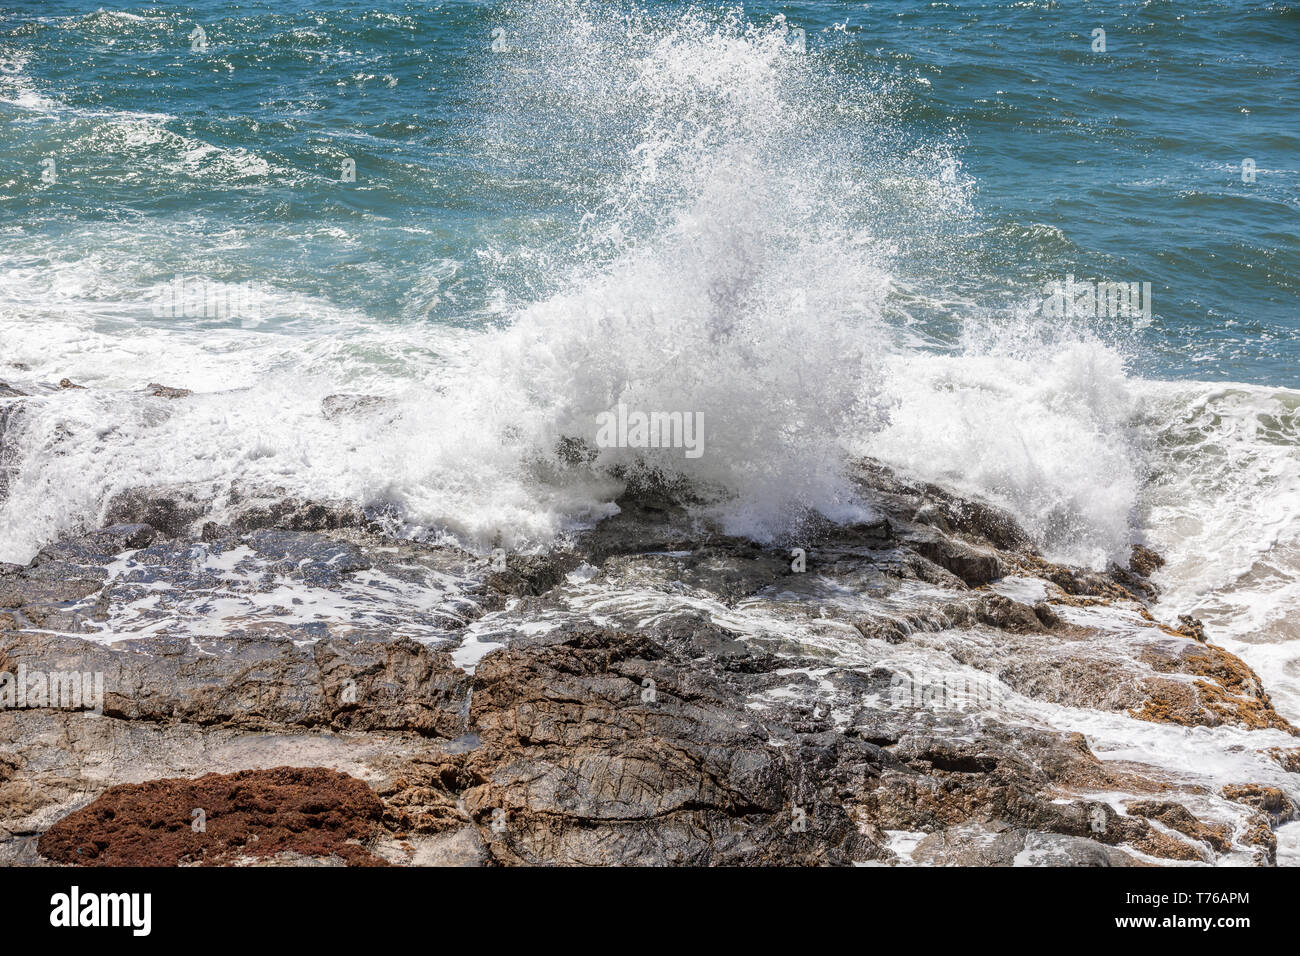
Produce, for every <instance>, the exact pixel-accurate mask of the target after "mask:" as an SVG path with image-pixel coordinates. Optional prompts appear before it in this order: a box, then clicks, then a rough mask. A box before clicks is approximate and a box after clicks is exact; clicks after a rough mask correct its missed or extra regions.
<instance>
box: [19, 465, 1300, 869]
mask: <svg viewBox="0 0 1300 956" xmlns="http://www.w3.org/2000/svg"><path fill="white" fill-rule="evenodd" d="M872 480H873V481H876V482H878V483H881V484H882V485H884V486H885V490H884V491H883V492H882V496H881V497H880V498H879V499H877V500H876V504H877V505H878V510H879V512H880V514H879V516H878V517H877V518H875V519H873V520H871V521H868V522H865V523H863V524H861V525H857V526H852V527H839V526H835V525H833V524H830V523H828V522H818V521H815V520H810V521H809V523H808V524H807V526H806V527H805V529H804V531H803V533H802V536H803V538H804V541H803V543H802V544H799V545H797V547H798V548H799V551H798V552H795V553H796V554H798V555H799V557H798V559H797V560H793V559H792V550H791V548H787V547H777V546H774V545H760V544H758V543H755V542H751V541H745V540H741V539H736V538H733V537H728V536H727V535H725V534H722V533H721V532H720V531H719V530H718V529H716V528H714V527H711V526H710V525H709V524H708V523H707V522H699V521H696V520H693V519H692V518H691V517H690V514H689V512H688V510H687V508H686V507H684V506H683V504H682V503H681V502H679V501H677V500H675V499H674V498H673V496H672V494H671V493H669V491H667V490H665V489H657V490H652V491H646V492H643V493H642V494H641V496H640V497H638V495H636V494H628V495H625V496H624V497H623V498H622V499H620V503H619V509H620V510H619V513H618V514H616V515H614V516H612V517H609V518H607V519H605V520H604V521H602V522H600V523H599V524H598V525H597V526H596V527H595V528H593V529H591V530H590V531H587V532H584V533H581V534H579V535H577V536H576V537H575V539H574V540H573V541H572V542H571V544H570V545H568V546H566V547H565V548H563V549H560V550H555V551H552V552H547V553H541V554H530V555H523V554H505V553H504V552H498V553H496V554H493V555H488V556H482V555H480V556H475V555H471V554H468V553H466V552H463V551H459V550H458V549H455V548H448V547H445V546H430V545H423V544H419V543H418V542H410V541H400V540H397V539H393V538H388V537H385V536H384V535H383V534H382V533H379V532H378V531H377V530H376V524H375V523H374V522H372V521H370V520H369V519H368V518H367V517H366V515H365V513H364V512H363V511H361V510H360V509H357V508H355V506H350V505H347V504H346V503H329V502H311V501H303V500H298V499H294V498H286V497H281V498H276V497H275V496H274V492H273V490H268V489H262V490H258V491H256V492H254V491H251V490H248V489H235V491H234V494H233V495H232V496H231V499H232V501H231V506H230V508H229V509H228V510H227V512H225V513H224V516H223V518H222V519H221V521H220V522H218V521H216V520H213V519H212V518H211V517H207V516H208V515H210V514H211V511H210V506H209V505H208V504H206V503H203V501H204V496H203V495H202V494H200V493H199V492H200V491H201V489H150V490H148V491H145V492H141V493H139V494H138V495H137V496H135V497H131V496H127V497H125V498H123V501H126V502H129V504H120V503H119V505H118V506H117V509H116V511H117V513H119V514H121V515H122V516H124V517H125V516H127V515H130V516H133V517H138V518H145V517H148V518H153V519H154V521H156V522H157V524H155V523H154V521H145V520H136V521H133V522H121V523H116V524H110V525H107V526H106V527H104V528H102V529H99V530H97V531H94V532H90V533H86V534H81V535H71V536H69V537H66V538H64V539H62V540H60V541H58V542H55V543H53V544H51V545H49V546H48V547H46V548H44V549H42V551H41V552H40V553H39V554H38V556H37V558H36V559H34V560H33V561H32V562H31V563H30V564H29V565H28V566H26V567H18V566H13V565H10V566H5V567H2V568H0V598H2V599H3V600H0V604H3V605H4V607H3V608H2V609H0V671H3V672H7V673H11V674H16V673H20V672H21V673H24V674H29V675H31V674H38V675H39V674H49V673H55V672H58V673H63V674H97V675H101V677H102V687H103V699H102V701H100V702H99V703H100V706H99V708H98V713H96V714H92V715H91V716H87V714H86V713H85V711H86V710H87V709H88V708H87V707H84V706H83V707H80V708H77V707H74V706H71V705H67V706H58V707H55V706H44V707H39V708H32V707H30V706H28V707H25V708H24V707H16V708H13V709H0V734H2V735H4V736H5V737H6V738H7V739H10V740H12V741H14V748H13V751H12V754H11V755H9V756H7V757H6V758H4V759H3V760H0V861H9V862H23V863H39V862H41V861H42V860H45V861H55V860H57V861H59V862H65V861H67V860H68V854H69V853H70V852H71V851H69V850H68V849H67V848H68V847H70V846H73V845H74V844H76V845H82V846H84V845H85V844H84V841H86V840H87V839H97V838H94V837H93V834H94V832H95V828H96V827H99V828H106V829H104V834H105V840H107V842H105V843H104V845H105V847H108V846H110V845H111V846H113V847H119V846H121V845H123V844H121V842H120V840H121V839H125V838H126V837H127V836H129V835H130V834H135V833H138V832H142V831H143V830H148V829H150V828H153V827H157V828H159V829H160V832H161V834H163V835H165V834H166V833H167V832H169V831H168V827H170V826H171V825H172V824H170V823H168V824H166V825H163V824H160V823H159V821H158V820H156V819H154V818H153V817H151V816H149V811H148V808H147V807H146V806H145V804H144V802H143V801H142V800H136V799H135V798H134V797H133V798H132V799H131V800H127V799H125V798H124V797H122V796H121V795H120V794H118V793H116V792H115V791H113V790H112V789H111V788H114V787H119V786H121V785H125V784H145V785H149V786H156V787H157V788H158V791H157V792H158V793H159V794H162V795H164V796H165V795H167V794H171V793H172V792H173V791H174V790H175V788H177V787H181V786H182V785H184V786H191V785H192V784H193V783H194V781H193V780H192V779H191V778H195V777H200V775H202V774H205V773H216V774H222V775H229V774H237V773H239V772H242V771H272V770H275V768H283V767H284V766H286V765H294V766H297V767H300V768H308V767H310V768H317V769H318V770H320V771H321V772H324V771H325V770H328V771H331V772H337V773H339V774H347V775H348V776H349V777H350V778H355V780H357V781H364V782H365V785H366V786H368V788H369V790H370V791H372V792H373V796H374V798H375V800H376V801H377V804H378V806H379V808H380V809H379V811H378V816H370V815H366V816H365V820H366V821H368V822H367V823H366V827H368V829H365V831H364V833H361V832H360V831H353V830H348V831H347V832H348V834H349V836H347V837H346V838H345V839H344V840H343V843H344V844H346V846H349V847H363V849H364V853H365V854H368V856H366V857H364V859H365V860H367V861H370V862H373V860H375V859H381V860H383V861H386V862H391V863H397V864H404V865H407V864H414V865H419V864H427V863H433V862H447V863H457V864H464V865H482V864H505V865H518V864H557V863H571V864H593V865H595V864H601V865H604V864H654V865H666V864H683V863H689V864H699V865H717V864H754V863H758V864H849V863H879V864H887V865H892V864H899V863H904V864H905V863H925V864H942V865H961V864H967V863H978V864H981V865H1011V864H1016V865H1024V864H1029V865H1035V864H1037V865H1050V864H1064V865H1134V864H1136V863H1150V862H1152V861H1161V860H1166V861H1173V862H1189V861H1191V862H1213V861H1216V860H1218V859H1232V860H1235V861H1243V862H1251V861H1253V862H1256V863H1260V864H1267V863H1268V862H1269V861H1270V860H1271V859H1273V858H1274V854H1275V844H1276V840H1275V838H1274V837H1273V834H1272V829H1273V827H1275V826H1277V825H1279V824H1280V823H1282V822H1284V821H1285V820H1286V819H1289V818H1290V815H1291V814H1293V812H1294V811H1293V809H1290V808H1292V807H1293V806H1294V800H1293V799H1292V798H1291V797H1290V796H1288V794H1287V793H1286V792H1285V790H1284V789H1283V788H1281V787H1279V786H1277V785H1276V782H1275V781H1273V780H1272V779H1271V778H1270V777H1269V773H1268V771H1267V769H1266V768H1267V767H1273V768H1276V769H1275V771H1274V772H1275V773H1280V772H1281V771H1282V768H1283V767H1285V766H1286V763H1285V760H1286V759H1287V758H1286V756H1285V753H1286V751H1285V748H1283V747H1280V746H1279V743H1280V741H1281V740H1283V739H1285V737H1284V736H1280V735H1290V734H1293V733H1294V731H1293V730H1292V729H1291V728H1290V725H1289V724H1288V723H1287V722H1286V721H1285V720H1284V719H1283V718H1282V717H1281V716H1280V715H1279V714H1277V712H1276V711H1275V710H1274V709H1273V707H1272V704H1271V702H1270V701H1269V699H1268V697H1267V695H1266V694H1264V693H1263V690H1262V688H1259V687H1258V679H1257V678H1256V677H1255V675H1254V674H1253V672H1251V671H1250V670H1249V668H1247V667H1245V665H1244V664H1243V663H1242V662H1240V661H1239V660H1238V659H1237V658H1235V657H1233V656H1232V655H1230V654H1228V653H1227V652H1225V651H1222V650H1221V649H1219V648H1217V647H1215V646H1214V645H1213V644H1211V643H1203V642H1202V640H1201V639H1200V638H1198V637H1197V635H1196V634H1195V633H1183V632H1182V631H1175V630H1172V629H1170V628H1167V627H1163V626H1161V625H1159V624H1158V623H1157V622H1156V621H1155V619H1154V618H1153V616H1152V615H1151V614H1150V612H1149V611H1148V610H1147V607H1146V604H1145V603H1144V597H1143V596H1144V593H1145V592H1144V591H1143V590H1142V589H1141V588H1139V587H1136V586H1135V585H1133V584H1132V582H1131V581H1130V582H1129V583H1128V584H1125V583H1124V582H1123V580H1122V579H1120V578H1119V577H1117V576H1116V575H1115V574H1113V573H1103V572H1093V571H1082V570H1080V569H1072V568H1067V567H1064V566H1059V565H1053V564H1051V563H1050V562H1047V561H1045V560H1044V559H1043V558H1041V556H1038V555H1036V554H1034V553H1032V552H1031V551H1008V550H1005V549H1003V548H1000V547H999V546H998V544H996V543H995V541H994V539H995V538H996V539H997V540H999V541H1002V542H1003V543H1004V544H1005V543H1007V542H1009V541H1014V540H1018V539H1017V538H1016V535H1015V534H1014V532H1013V531H1012V530H1011V529H1009V528H1008V527H1007V526H1006V525H1005V524H1004V519H1003V517H1002V516H1000V515H999V514H998V513H997V512H996V511H989V510H985V509H983V508H982V507H971V508H965V507H962V506H961V503H960V500H959V499H956V498H955V497H953V496H946V497H944V496H940V495H939V494H938V491H937V490H935V489H924V488H916V487H913V486H908V485H904V484H903V483H901V482H896V481H893V480H892V479H889V478H888V476H887V475H885V474H884V473H883V472H877V473H875V474H874V477H873V478H872ZM891 482H892V483H891ZM927 508H929V509H930V510H928V511H927V510H926V509H927ZM191 515H193V517H191ZM918 515H919V518H918ZM205 517H206V520H204V518H205ZM921 519H925V520H921ZM200 524H201V527H202V531H201V533H200V534H199V535H198V536H195V534H194V529H195V528H196V527H198V526H199V525H200ZM792 547H794V545H792ZM936 557H937V558H938V559H940V560H941V561H942V562H944V563H943V564H940V563H938V562H937V561H936V560H935V558H936ZM1150 560H1151V559H1148V561H1150ZM958 572H960V574H959V573H958ZM1125 573H1126V574H1135V573H1136V572H1132V571H1126V572H1125ZM1058 581H1060V582H1064V584H1058V583H1057V582H1058ZM1117 628H1118V630H1117ZM52 631H53V632H56V633H51V632H52ZM1201 637H1204V638H1207V639H1208V638H1209V637H1211V635H1205V634H1203V632H1202V635H1201ZM86 638H95V639H94V640H87V639H86ZM1019 700H1024V701H1027V702H1031V703H1032V706H1031V707H1028V708H1021V707H1020V705H1019V704H1018V703H1017V701H1019ZM1058 705H1061V706H1066V707H1074V708H1080V707H1086V708H1091V709H1093V710H1096V711H1101V712H1104V713H1108V714H1110V715H1113V717H1114V719H1117V720H1130V719H1132V717H1136V718H1138V719H1141V720H1145V721H1162V722H1174V723H1179V724H1183V725H1185V726H1199V727H1206V728H1213V727H1216V726H1222V725H1231V726H1234V727H1238V728H1241V729H1242V730H1247V731H1251V732H1258V733H1260V734H1262V735H1265V736H1264V737H1262V738H1261V741H1262V742H1267V743H1268V744H1269V745H1270V746H1271V747H1272V749H1274V750H1277V751H1278V753H1281V754H1283V756H1282V757H1279V758H1277V759H1276V760H1275V759H1274V758H1273V757H1271V756H1269V755H1268V754H1269V752H1271V751H1269V752H1266V751H1267V748H1266V747H1263V746H1261V747H1260V748H1259V752H1260V761H1261V762H1260V767H1261V768H1265V769H1264V770H1263V772H1262V773H1261V775H1260V776H1259V777H1251V778H1247V779H1245V780H1243V781H1241V782H1240V783H1239V784H1234V785H1232V786H1231V787H1226V788H1225V787H1222V786H1221V785H1218V786H1216V787H1215V788H1214V789H1213V790H1211V788H1209V787H1207V786H1205V785H1203V784H1201V783H1198V782H1197V781H1196V779H1194V778H1192V779H1188V778H1187V777H1185V776H1184V775H1183V774H1181V773H1170V772H1169V771H1168V770H1166V769H1164V768H1162V767H1159V766H1147V765H1142V764H1135V763H1130V762H1125V761H1115V760H1110V759H1101V758H1099V757H1098V756H1097V754H1096V753H1094V752H1093V750H1092V748H1091V747H1090V746H1089V742H1088V740H1087V739H1085V738H1084V737H1083V735H1081V734H1078V733H1070V732H1066V731H1062V730H1060V729H1057V728H1053V727H1047V726H1036V725H1035V724H1036V717H1035V716H1034V715H1035V714H1036V713H1039V712H1040V711H1039V710H1038V709H1036V708H1042V707H1052V706H1058ZM79 711H80V712H79ZM1130 714H1131V715H1132V717H1130V716H1129V715H1130ZM110 754H111V755H112V756H111V759H110V758H109V757H108V756H106V755H110ZM178 778H185V779H184V780H182V781H181V783H177V782H176V781H177V779H178ZM205 779H206V778H205ZM150 781H155V783H154V784H150ZM157 781H162V782H161V783H158V782H157ZM1261 781H1263V782H1261ZM222 785H223V786H224V784H222ZM1269 788H1272V789H1274V790H1277V792H1278V794H1281V797H1280V798H1275V797H1274V795H1273V794H1272V793H1271V791H1270V790H1269ZM106 791H107V793H112V794H114V795H113V796H112V797H111V798H109V797H108V796H107V793H106ZM141 792H148V791H141ZM177 792H188V791H183V789H182V791H177ZM1115 794H1124V795H1127V802H1126V803H1124V804H1122V806H1123V809H1122V810H1121V809H1117V806H1119V805H1117V804H1114V802H1113V801H1114V795H1115ZM100 795H104V797H105V802H104V803H102V804H100V805H99V808H98V809H96V810H95V812H94V813H87V812H86V811H88V810H89V809H90V807H92V806H95V804H93V803H92V801H94V800H95V799H96V798H97V797H99V796H100ZM167 800H171V797H170V796H166V799H165V800H164V801H163V802H164V803H165V802H166V801H167ZM88 804H89V806H88ZM110 804H111V805H112V807H113V813H114V818H113V820H111V821H110V820H107V818H105V817H104V816H103V815H102V814H101V811H102V810H103V809H104V808H105V807H108V806H109V805H110ZM1243 804H1244V805H1245V806H1246V807H1247V808H1248V812H1249V814H1250V816H1249V824H1248V826H1246V827H1245V828H1244V830H1243V829H1242V828H1241V827H1240V826H1239V825H1238V824H1239V821H1240V820H1241V819H1242V817H1241V814H1242V812H1243V811H1242V809H1241V807H1242V806H1243ZM369 806H370V807H371V810H368V811H367V814H370V812H371V811H372V810H373V808H374V805H369ZM187 812H188V811H187ZM78 814H81V815H80V816H79V815H78ZM96 814H100V815H96ZM74 818H75V819H74ZM63 819H66V820H67V821H69V822H67V823H66V825H62V824H58V823H57V821H59V820H63ZM169 819H170V818H169ZM180 822H181V823H182V824H185V825H188V823H187V821H186V820H181V821H180ZM60 826H61V827H62V829H58V827H60ZM50 833H55V835H56V837H57V838H58V839H56V838H55V837H50V836H49V834H50ZM176 833H178V834H179V835H180V836H184V833H183V832H181V831H176ZM5 834H8V836H5ZM42 834H44V835H45V837H44V838H42ZM68 834H73V835H75V839H74V838H72V837H68V836H67V835H68ZM65 837H66V838H65ZM110 838H111V839H110ZM167 839H168V840H169V839H170V837H168V838H167ZM60 840H61V841H62V842H59V841H60ZM77 841H82V843H80V844H78V843H77ZM101 842H103V841H101ZM259 842H261V841H260V840H259ZM272 844H273V845H277V846H278V844H275V843H274V841H272ZM96 845H98V844H96ZM330 846H331V848H329V849H324V848H323V845H322V844H318V843H309V844H308V845H298V844H295V845H287V844H286V845H284V846H280V848H279V849H276V850H274V851H273V852H271V853H270V854H269V855H266V856H263V855H262V854H260V853H258V854H250V853H246V852H244V851H243V850H241V849H239V847H238V845H237V843H236V842H235V841H234V840H233V838H232V839H230V840H227V841H226V842H225V843H222V844H221V846H220V847H219V848H217V849H214V850H213V851H212V852H211V853H210V854H205V855H204V856H203V858H202V859H203V861H205V862H225V863H241V862H255V861H257V860H268V859H269V860H274V861H279V862H287V861H290V860H298V861H300V862H305V861H312V862H331V861H332V862H335V863H337V862H340V860H341V856H340V854H343V855H344V856H346V855H348V854H353V853H354V852H355V853H356V854H360V853H361V852H362V849H356V850H341V849H339V847H338V846H337V845H335V844H331V845H330ZM909 846H910V847H912V850H911V851H910V852H909V851H908V850H907V849H906V847H909ZM55 847H61V848H62V849H54V848H55ZM178 847H179V844H173V843H171V842H167V841H166V840H164V843H163V844H161V845H160V846H159V848H158V849H157V853H156V856H157V859H159V860H162V861H171V860H181V859H182V857H181V856H178V855H177V854H178V853H179V852H180V851H179V849H178ZM47 849H48V851H49V852H46V851H47ZM117 852H118V851H117V850H113V853H117ZM148 852H153V851H148ZM42 854H44V855H42ZM60 854H61V855H60ZM83 855H84V854H83ZM110 855H111V854H110ZM185 859H189V858H185ZM355 859H358V860H360V859H363V857H361V856H356V857H355Z"/></svg>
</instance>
